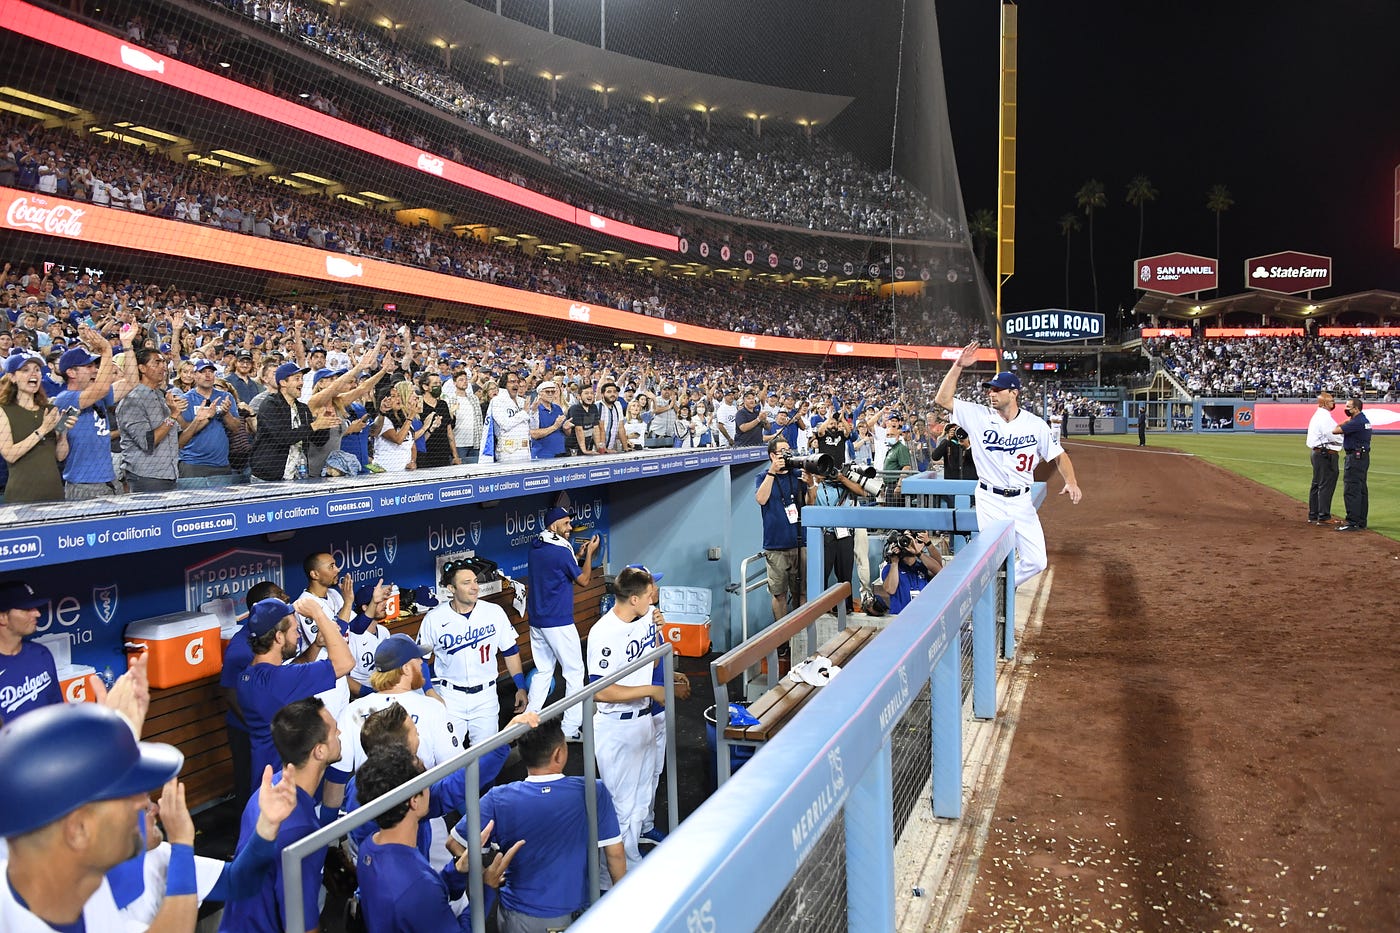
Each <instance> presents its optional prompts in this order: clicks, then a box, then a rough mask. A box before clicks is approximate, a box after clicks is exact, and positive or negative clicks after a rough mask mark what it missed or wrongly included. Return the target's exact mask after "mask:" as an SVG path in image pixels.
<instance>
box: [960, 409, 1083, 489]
mask: <svg viewBox="0 0 1400 933" xmlns="http://www.w3.org/2000/svg"><path fill="white" fill-rule="evenodd" d="M953 420H954V421H955V422H956V423H957V424H958V425H959V426H961V427H962V428H963V430H965V431H967V433H968V434H969V435H970V436H971V438H972V462H973V463H974V464H976V465H977V477H978V478H979V479H981V480H982V481H983V482H985V483H987V484H988V485H990V486H997V487H999V488H1003V489H1023V488H1025V487H1027V486H1030V484H1031V482H1032V481H1033V480H1034V479H1035V467H1036V464H1038V463H1043V462H1048V461H1050V460H1054V459H1055V458H1056V457H1058V456H1059V455H1060V454H1062V453H1064V452H1065V451H1064V448H1063V447H1061V446H1060V445H1059V442H1058V441H1056V440H1055V439H1054V437H1052V436H1051V434H1050V425H1048V424H1046V423H1045V420H1044V419H1043V418H1041V417H1040V416H1038V415H1033V414H1031V413H1030V412H1028V411H1026V410H1025V409H1024V408H1023V409H1021V410H1020V412H1018V413H1017V415H1016V417H1015V418H1013V419H1011V420H1010V421H1006V420H1004V419H1003V418H1002V417H1001V415H999V414H998V413H997V412H996V410H995V409H992V408H989V407H987V406H986V405H977V404H974V403H973V402H964V401H963V400H962V399H954V400H953Z"/></svg>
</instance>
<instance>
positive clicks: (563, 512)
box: [544, 505, 574, 528]
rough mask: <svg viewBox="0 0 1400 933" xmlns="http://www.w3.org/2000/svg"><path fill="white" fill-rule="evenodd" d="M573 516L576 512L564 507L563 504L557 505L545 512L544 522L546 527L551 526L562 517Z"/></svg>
mask: <svg viewBox="0 0 1400 933" xmlns="http://www.w3.org/2000/svg"><path fill="white" fill-rule="evenodd" d="M573 517H574V513H573V512H571V511H570V510H568V509H566V508H564V507H563V506H558V505H556V506H555V507H554V508H552V509H550V510H549V511H548V512H545V513H544V524H545V527H546V528H547V527H549V526H550V525H553V524H554V523H555V522H557V521H559V519H561V518H573Z"/></svg>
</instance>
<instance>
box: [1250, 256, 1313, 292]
mask: <svg viewBox="0 0 1400 933" xmlns="http://www.w3.org/2000/svg"><path fill="white" fill-rule="evenodd" d="M1244 284H1245V286H1246V287H1248V288H1257V289H1262V290H1264V291H1270V292H1278V293H1280V294H1283V295H1297V294H1299V293H1301V292H1310V291H1312V290H1313V289H1315V288H1328V287H1330V286H1331V284H1332V257H1331V256H1316V255H1314V254H1312V253H1299V252H1294V251H1293V250H1289V251H1287V252H1282V253H1270V254H1269V255H1267V256H1256V257H1255V258H1253V259H1247V260H1245V264H1244Z"/></svg>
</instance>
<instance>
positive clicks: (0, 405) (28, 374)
mask: <svg viewBox="0 0 1400 933" xmlns="http://www.w3.org/2000/svg"><path fill="white" fill-rule="evenodd" d="M42 383H43V373H42V371H41V369H40V366H39V358H38V357H34V356H12V357H10V358H9V359H7V360H6V361H5V374H4V375H3V376H0V415H3V417H0V456H3V457H4V458H5V464H6V465H7V466H8V467H9V470H10V476H9V479H8V481H7V482H6V485H5V503H6V504H7V505H10V504H14V503H16V502H60V501H62V500H63V473H62V472H61V471H60V470H59V466H58V464H59V461H61V460H66V459H67V458H68V438H67V436H66V435H65V433H64V432H65V431H66V430H67V429H68V428H69V427H71V426H72V423H73V419H74V418H76V413H74V415H72V416H69V417H65V416H64V415H63V413H62V412H60V411H59V410H58V409H57V408H55V407H54V405H53V403H52V402H50V401H49V400H48V397H47V396H46V395H45V394H44V388H43V385H42Z"/></svg>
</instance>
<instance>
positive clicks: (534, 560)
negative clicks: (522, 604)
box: [525, 532, 583, 628]
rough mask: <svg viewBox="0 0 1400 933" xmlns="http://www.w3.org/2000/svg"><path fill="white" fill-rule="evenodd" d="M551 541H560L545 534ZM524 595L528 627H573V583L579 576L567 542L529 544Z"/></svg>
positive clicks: (536, 541) (577, 566)
mask: <svg viewBox="0 0 1400 933" xmlns="http://www.w3.org/2000/svg"><path fill="white" fill-rule="evenodd" d="M545 535H546V536H548V537H549V538H550V539H551V540H557V541H562V540H563V539H561V538H556V537H555V536H554V535H553V534H552V533H550V532H545ZM529 561H530V563H529V571H528V576H527V577H526V587H525V593H526V595H527V596H528V598H529V600H530V606H529V610H530V611H529V615H530V624H531V625H533V626H535V628H560V627H562V626H565V625H573V624H574V581H575V580H577V579H578V578H579V576H580V575H581V574H582V573H583V569H582V568H581V567H579V565H578V561H577V560H575V559H574V552H573V550H572V549H571V548H570V547H569V544H568V542H567V541H565V542H564V543H562V544H554V543H551V542H550V541H546V540H545V537H544V536H541V537H538V538H536V539H535V540H533V541H531V542H530V557H529Z"/></svg>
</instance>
